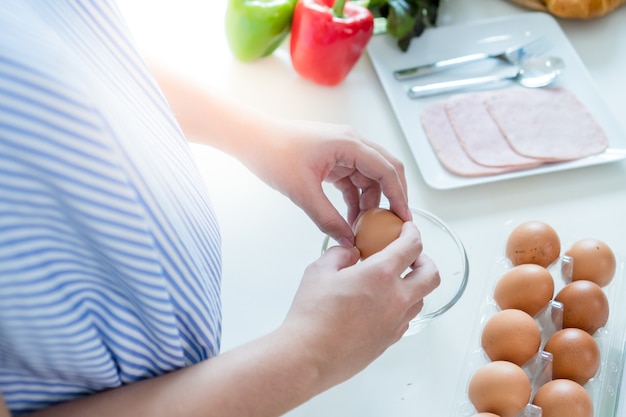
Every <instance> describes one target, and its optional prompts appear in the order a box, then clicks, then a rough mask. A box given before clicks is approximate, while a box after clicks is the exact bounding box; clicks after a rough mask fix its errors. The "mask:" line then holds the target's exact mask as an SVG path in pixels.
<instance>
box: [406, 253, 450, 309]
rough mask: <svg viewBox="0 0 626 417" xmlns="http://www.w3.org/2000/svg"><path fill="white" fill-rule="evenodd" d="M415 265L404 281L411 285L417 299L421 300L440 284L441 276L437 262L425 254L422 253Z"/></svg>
mask: <svg viewBox="0 0 626 417" xmlns="http://www.w3.org/2000/svg"><path fill="white" fill-rule="evenodd" d="M413 265H414V266H413V269H412V270H411V271H410V272H409V273H408V274H406V275H405V277H404V279H403V282H404V283H406V284H407V285H409V286H410V287H411V290H412V294H413V295H414V297H415V299H416V300H419V299H422V298H424V297H426V296H427V295H428V294H430V293H431V292H433V291H434V290H435V289H436V288H437V287H438V286H439V284H440V283H441V277H440V275H439V269H438V268H437V266H436V265H435V263H434V262H433V261H432V259H430V258H429V257H428V256H427V255H425V254H421V255H420V256H419V257H418V259H417V261H416V262H415V263H414V264H413Z"/></svg>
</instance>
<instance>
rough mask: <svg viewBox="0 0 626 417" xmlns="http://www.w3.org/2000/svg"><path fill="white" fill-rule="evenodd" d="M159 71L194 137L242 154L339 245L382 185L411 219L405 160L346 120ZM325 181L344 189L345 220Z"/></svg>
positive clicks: (348, 242) (349, 242)
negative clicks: (281, 112)
mask: <svg viewBox="0 0 626 417" xmlns="http://www.w3.org/2000/svg"><path fill="white" fill-rule="evenodd" d="M154 73H155V75H156V77H157V79H158V81H159V84H160V86H161V88H162V90H163V92H164V93H165V95H166V97H167V99H168V101H169V103H170V105H171V106H172V109H173V110H174V113H175V114H176V117H177V119H178V121H179V123H180V126H181V128H182V129H183V131H184V132H185V134H186V135H187V137H188V138H189V139H190V140H194V141H198V142H200V143H204V144H207V145H210V146H213V147H216V148H218V149H221V150H222V151H224V152H227V153H229V154H231V155H233V156H234V157H235V158H237V159H239V160H240V161H241V162H243V163H244V164H246V166H247V167H248V168H249V169H250V170H251V171H252V172H254V173H255V174H256V175H257V176H259V177H260V178H261V179H262V180H264V181H265V182H266V183H268V184H269V185H270V186H272V187H274V188H276V189H277V190H279V191H280V192H282V193H284V194H285V195H287V196H288V197H289V198H291V199H292V200H293V201H294V202H295V203H296V204H297V205H298V206H300V207H301V208H302V209H303V210H304V211H305V212H306V213H307V214H308V215H309V217H311V219H313V221H314V222H315V223H316V224H317V225H318V227H319V228H320V229H321V230H322V231H323V232H324V233H327V234H328V235H330V236H331V237H332V238H333V239H335V240H336V241H337V242H339V243H340V244H341V245H343V246H347V247H352V246H353V244H354V235H353V232H352V228H351V225H352V223H353V222H354V220H355V219H356V217H357V216H358V214H359V213H360V212H361V211H364V210H367V209H369V208H373V207H377V206H378V204H379V203H380V198H381V193H382V194H384V195H385V196H386V197H387V199H388V200H389V203H390V208H391V210H392V211H393V212H395V213H396V214H397V215H398V216H399V217H400V218H401V219H403V220H405V221H408V220H411V212H410V210H409V207H408V203H407V187H406V180H405V176H404V166H403V165H402V163H401V162H400V161H399V160H398V159H396V158H394V157H393V156H391V155H390V154H389V153H388V152H386V151H385V150H383V149H382V148H381V147H379V146H377V145H375V144H373V143H371V142H368V141H366V140H364V139H363V138H361V136H360V135H359V134H358V133H357V132H355V131H354V129H352V128H350V127H349V126H345V125H337V124H330V123H316V122H304V121H286V120H278V119H274V118H271V117H268V116H267V115H265V114H262V113H261V112H258V111H256V110H254V109H251V108H248V107H245V106H243V105H241V104H240V103H237V102H235V101H233V100H232V99H230V98H229V97H225V96H222V95H219V94H218V93H217V92H212V93H208V92H207V91H204V90H203V89H201V88H199V87H198V86H197V85H194V84H193V83H191V82H188V81H185V80H183V79H181V78H179V77H177V76H176V75H175V74H172V73H169V72H167V71H166V70H163V68H162V67H160V66H159V65H157V64H155V65H154ZM324 181H327V182H330V183H333V184H334V185H335V186H336V187H337V188H338V189H339V190H341V192H342V193H343V197H344V200H345V202H346V204H347V206H348V210H347V214H348V219H347V221H346V220H345V219H344V218H343V217H342V216H341V215H340V214H339V212H338V211H337V209H336V208H335V207H334V206H333V205H332V204H331V203H330V201H329V200H328V198H327V197H326V195H325V194H324V191H323V188H322V183H323V182H324Z"/></svg>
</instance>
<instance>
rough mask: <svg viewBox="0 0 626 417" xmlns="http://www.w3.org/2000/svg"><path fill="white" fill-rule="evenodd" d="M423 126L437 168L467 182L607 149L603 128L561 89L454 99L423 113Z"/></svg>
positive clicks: (518, 90) (521, 90) (467, 95)
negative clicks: (439, 164) (465, 179)
mask: <svg viewBox="0 0 626 417" xmlns="http://www.w3.org/2000/svg"><path fill="white" fill-rule="evenodd" d="M421 122H422V126H423V128H424V131H425V133H426V136H427V137H428V140H429V141H430V144H431V146H432V148H433V150H434V152H435V154H436V155H437V157H438V159H439V161H440V162H441V164H442V165H443V166H444V167H445V168H446V169H447V170H448V171H450V172H451V173H453V174H456V175H460V176H465V177H476V176H484V175H496V174H502V173H505V172H511V171H517V170H522V169H526V168H532V167H536V166H539V165H541V164H545V163H553V162H561V161H569V160H574V159H579V158H583V157H586V156H589V155H594V154H597V153H601V152H603V151H604V150H606V149H607V147H608V137H607V136H606V134H605V132H604V131H603V129H602V127H601V126H600V125H599V124H598V122H597V121H596V120H595V119H594V117H593V116H592V115H591V113H589V111H588V110H587V109H586V107H585V106H584V105H583V104H582V103H581V102H580V101H578V99H577V97H576V96H575V95H574V94H573V93H571V92H570V91H567V90H565V89H563V88H550V89H526V88H521V87H514V88H509V89H504V90H497V91H492V92H472V93H464V94H457V95H454V96H451V97H450V98H449V99H448V100H447V101H445V102H439V103H434V104H431V105H430V106H428V107H426V108H425V109H424V110H423V112H422V114H421Z"/></svg>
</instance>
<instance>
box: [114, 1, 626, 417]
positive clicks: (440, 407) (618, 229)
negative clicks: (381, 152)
mask: <svg viewBox="0 0 626 417" xmlns="http://www.w3.org/2000/svg"><path fill="white" fill-rule="evenodd" d="M225 4H226V1H225V0H224V1H215V0H213V1H207V0H205V1H198V0H179V1H176V2H174V1H169V2H165V1H148V0H120V8H121V9H122V11H123V12H124V14H125V15H126V17H127V19H128V21H129V24H130V26H131V29H132V31H133V32H134V33H135V36H136V38H137V41H138V43H139V44H140V46H141V47H143V48H144V49H145V50H146V52H148V53H150V54H155V55H158V56H159V57H160V58H162V59H163V58H164V59H167V60H168V61H169V62H170V63H171V64H172V66H174V67H175V68H177V69H178V70H179V71H181V72H183V73H185V74H187V75H188V76H189V77H191V78H193V79H194V80H196V81H197V82H198V83H199V84H201V85H207V86H211V87H212V88H217V89H219V90H222V91H226V92H228V93H230V94H232V95H233V96H235V97H237V98H238V99H241V100H242V101H244V102H246V103H249V104H251V105H253V106H257V107H260V108H262V109H264V110H266V111H268V112H271V113H273V114H277V115H281V116H285V117H289V118H304V119H315V120H323V121H331V122H341V123H348V124H351V125H353V126H354V127H355V128H356V129H357V130H358V131H360V132H361V133H362V134H364V135H365V136H366V137H368V138H369V139H371V140H373V141H376V142H378V143H380V144H382V145H384V146H385V147H387V148H388V149H389V150H390V151H391V152H393V153H394V154H395V155H397V156H399V157H400V158H402V159H403V161H404V163H405V166H406V173H407V176H408V183H409V195H410V200H411V205H412V206H415V207H421V208H424V209H426V210H428V211H430V212H433V213H435V214H437V215H438V216H439V217H441V218H442V219H443V220H444V221H446V222H448V223H449V225H450V226H451V227H452V228H454V229H455V230H456V231H457V232H458V234H459V236H460V237H461V239H462V240H463V242H464V244H465V246H466V249H467V251H468V255H469V260H470V269H471V273H470V282H469V285H468V287H467V290H466V292H465V294H464V296H463V298H462V299H461V301H460V302H459V303H458V304H457V305H456V306H455V307H453V308H452V310H450V311H449V312H448V313H447V314H446V315H445V316H444V317H442V318H441V319H440V320H439V321H437V322H436V323H435V324H433V325H431V326H430V327H429V328H427V329H426V330H424V331H422V332H421V333H419V334H417V335H414V336H411V337H408V338H405V339H403V340H401V341H400V342H399V343H398V344H397V345H395V346H393V347H392V348H390V349H389V350H388V351H387V352H386V353H385V354H383V356H382V357H380V358H379V359H378V360H377V361H375V362H374V363H373V364H372V365H371V366H370V367H369V368H368V369H366V370H365V371H363V372H362V373H361V374H359V375H357V376H356V377H355V378H353V379H352V380H350V381H348V382H346V383H344V384H342V385H340V386H338V387H335V388H333V389H331V390H330V391H328V392H326V393H324V394H322V395H320V396H319V397H317V398H315V399H313V400H312V401H310V402H309V403H307V404H304V405H303V406H301V407H299V408H298V409H296V410H294V411H293V412H291V413H290V414H289V415H290V416H328V417H330V416H357V415H358V416H360V417H369V416H385V417H391V416H393V417H402V416H447V415H450V412H451V410H452V409H453V407H454V406H455V401H456V394H457V389H458V387H459V384H464V383H465V381H462V374H463V372H462V370H463V366H464V360H465V355H466V351H467V349H468V347H469V346H472V344H473V343H475V340H474V339H473V338H475V337H477V336H476V335H475V334H472V330H473V324H474V323H473V317H474V316H475V315H476V311H477V309H478V305H479V304H480V303H481V302H482V300H483V298H482V297H483V295H484V290H485V279H486V278H487V277H488V276H489V273H490V270H491V267H492V265H493V262H494V260H495V258H496V257H498V256H500V255H501V254H502V251H503V242H504V239H505V238H506V235H505V233H506V231H507V230H508V229H507V225H510V224H511V222H521V221H524V220H530V219H537V220H543V221H545V222H547V223H549V224H551V225H552V226H553V227H554V228H555V229H556V230H558V231H559V232H560V233H561V234H563V235H565V236H567V237H570V238H582V237H595V238H598V239H601V240H604V241H605V242H607V243H608V244H609V245H611V246H612V247H613V249H614V250H615V252H616V253H618V255H620V256H621V257H622V258H623V257H624V256H625V255H626V239H624V234H625V230H626V221H625V220H624V213H626V180H625V176H626V164H625V163H623V162H617V163H612V164H608V165H602V166H596V167H588V168H583V169H578V170H574V171H566V172H560V173H554V174H547V175H541V176H533V177H526V178H521V179H515V180H509V181H505V182H497V183H491V184H484V185H478V186H472V187H467V188H461V189H456V190H447V191H438V190H434V189H431V188H429V187H428V186H427V185H426V184H425V183H424V181H423V180H422V178H421V176H420V173H419V170H418V167H417V166H416V164H415V162H414V160H413V159H412V157H411V153H410V151H409V148H408V145H407V144H406V142H405V141H404V139H403V135H402V132H401V130H400V127H399V125H398V123H397V121H396V119H395V117H394V114H393V112H392V110H391V107H390V105H389V103H388V101H387V98H386V96H385V93H384V91H383V89H382V87H381V85H380V83H379V81H378V78H377V77H376V74H375V72H374V69H373V67H372V64H371V61H370V60H369V57H368V56H367V54H366V55H364V56H363V57H362V58H361V60H360V61H359V62H358V64H357V65H356V67H355V68H354V69H353V71H352V72H351V73H350V75H349V77H348V78H347V79H346V81H345V82H344V83H343V84H341V85H340V86H338V87H333V88H326V87H319V86H316V85H313V84H311V83H309V82H307V81H305V80H302V79H300V78H299V77H298V76H297V75H296V74H295V73H294V71H293V69H292V68H291V65H290V61H289V53H288V43H287V42H285V43H284V44H283V45H282V46H281V48H279V50H278V51H276V52H275V53H274V54H273V55H272V56H270V57H268V58H265V59H263V60H260V61H256V62H254V63H248V64H243V63H239V62H237V61H236V60H235V59H234V58H233V57H232V55H231V54H230V52H229V50H228V47H227V45H226V39H225V36H224V33H223V16H224V10H225ZM523 12H527V10H525V9H522V8H520V7H517V6H514V5H511V4H509V3H507V2H506V1H504V0H472V1H467V0H442V6H441V11H440V25H449V24H457V23H465V22H471V21H475V20H479V19H484V18H489V17H496V16H503V15H509V14H514V13H523ZM559 23H560V24H561V26H562V28H563V30H564V32H565V33H566V34H567V36H568V38H569V40H570V41H571V43H572V44H573V46H574V48H575V49H576V51H577V52H578V54H579V55H580V57H581V59H582V61H583V62H584V64H585V65H586V67H587V69H588V71H589V72H590V74H591V76H592V77H593V79H594V82H595V84H596V87H597V91H598V94H600V96H601V97H602V98H603V99H604V100H605V102H606V104H607V105H608V107H609V109H611V110H612V111H613V113H614V115H615V117H616V118H617V119H618V123H619V125H620V127H621V129H622V130H623V131H624V132H626V84H625V81H624V74H626V50H625V49H624V45H625V42H626V7H623V8H621V9H620V10H618V11H616V12H614V13H613V14H611V15H609V16H606V17H604V18H601V19H597V20H593V21H565V20H559ZM442 47H445V46H442ZM193 149H194V152H195V155H196V157H197V160H198V163H199V165H200V168H201V170H202V172H203V174H204V175H205V177H206V181H207V184H208V187H209V190H210V192H211V194H212V197H213V199H214V205H215V208H216V211H217V213H218V216H219V219H220V221H221V226H222V231H223V239H224V245H223V252H224V286H223V304H224V339H223V349H224V350H226V349H229V348H232V347H233V346H236V345H238V344H240V343H242V342H244V341H246V340H249V339H251V338H254V337H256V336H259V335H261V334H264V333H266V332H268V331H270V330H271V329H273V328H274V327H275V326H277V325H278V324H279V323H280V322H281V321H282V319H283V317H284V315H285V313H286V311H287V309H288V308H289V305H290V302H291V297H292V295H293V294H294V292H295V290H296V288H297V285H298V282H299V280H300V277H301V276H302V272H303V270H304V268H305V267H306V265H308V264H309V263H310V262H311V261H313V260H314V259H316V258H317V256H318V255H319V253H320V249H321V244H322V239H323V234H322V233H321V232H320V231H319V230H318V229H317V228H316V226H315V225H313V224H312V223H311V221H310V220H309V219H308V218H307V217H306V216H305V215H304V214H303V213H302V212H301V211H300V210H299V209H298V208H297V207H296V206H294V205H293V204H292V203H291V202H290V201H289V200H288V199H287V198H285V197H283V196H282V195H280V194H278V193H277V192H275V191H273V190H272V189H270V188H269V187H267V186H266V185H264V184H263V183H261V182H260V181H259V180H257V179H256V178H255V177H253V176H252V175H251V174H249V173H248V172H247V171H246V170H245V169H244V168H243V167H242V166H241V165H240V164H239V163H237V162H236V161H234V160H232V159H231V158H229V157H227V156H225V155H223V154H221V153H219V152H216V151H214V150H211V149H208V148H206V147H202V146H197V145H194V147H193ZM329 192H330V193H331V196H332V198H333V201H335V202H336V203H337V204H338V205H341V204H342V202H341V199H340V198H339V195H338V194H337V193H336V192H335V191H333V190H330V189H329ZM625 278H626V277H625ZM337 343H341V340H338V341H337Z"/></svg>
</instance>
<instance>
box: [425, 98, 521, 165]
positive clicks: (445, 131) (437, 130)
mask: <svg viewBox="0 0 626 417" xmlns="http://www.w3.org/2000/svg"><path fill="white" fill-rule="evenodd" d="M421 121H422V126H423V128H424V131H425V132H426V136H427V137H428V140H429V141H430V144H431V146H432V148H433V150H434V151H435V154H436V155H437V158H438V159H439V162H441V164H442V165H443V166H444V167H445V168H446V169H447V170H448V171H450V172H452V173H454V174H456V175H460V176H464V177H478V176H483V175H494V174H501V173H504V172H507V171H512V170H515V169H517V168H516V167H500V168H495V167H488V166H485V165H480V164H477V163H476V162H474V161H473V160H472V159H471V158H470V157H469V156H467V153H466V152H465V150H464V149H463V147H462V146H461V143H460V142H459V139H458V138H457V136H456V132H455V131H454V129H453V128H452V125H451V124H450V120H449V119H448V113H447V112H446V105H445V103H434V104H431V105H430V106H428V107H426V108H425V109H424V111H423V112H422V115H421Z"/></svg>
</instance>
